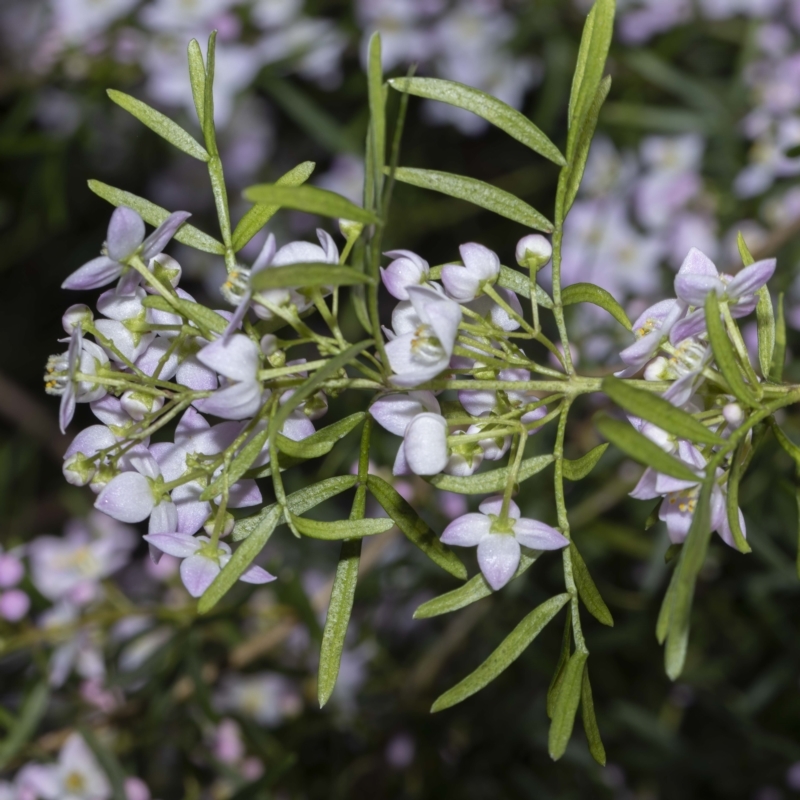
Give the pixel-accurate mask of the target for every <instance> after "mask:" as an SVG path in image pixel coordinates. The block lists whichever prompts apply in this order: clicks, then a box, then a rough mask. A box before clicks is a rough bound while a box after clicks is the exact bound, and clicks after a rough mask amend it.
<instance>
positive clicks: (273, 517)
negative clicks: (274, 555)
mask: <svg viewBox="0 0 800 800" xmlns="http://www.w3.org/2000/svg"><path fill="white" fill-rule="evenodd" d="M282 516H283V515H282V514H281V509H280V507H279V506H278V505H273V506H270V509H269V511H268V513H267V514H263V515H259V521H258V523H257V524H256V525H254V526H253V530H252V532H251V533H250V535H249V536H248V537H247V538H246V539H245V540H244V541H243V542H242V543H241V544H240V545H239V546H238V547H237V548H236V550H235V551H234V553H233V555H232V556H231V560H230V561H229V562H228V563H227V564H226V565H225V566H224V567H223V568H222V569H221V570H220V573H219V575H217V577H216V578H214V580H213V581H212V583H211V586H209V587H208V589H206V591H205V593H204V594H203V596H202V597H201V598H200V600H199V601H198V603H197V612H198V613H199V614H205V613H207V612H208V611H210V610H211V609H212V608H213V607H214V606H215V605H216V604H217V603H218V602H219V601H220V599H221V598H222V597H223V595H225V594H226V593H227V591H228V589H230V588H231V586H233V584H234V583H236V581H238V580H239V577H240V576H241V574H242V573H243V572H244V571H245V570H246V569H247V568H248V567H249V566H250V565H251V564H252V563H253V560H254V559H255V557H256V556H257V555H258V554H259V553H260V552H261V551H262V550H263V549H264V545H265V544H266V543H267V541H268V540H269V537H270V536H272V532H273V531H274V530H275V528H277V527H278V525H279V524H280V522H281V517H282ZM250 519H255V517H251V518H250Z"/></svg>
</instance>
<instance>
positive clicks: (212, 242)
mask: <svg viewBox="0 0 800 800" xmlns="http://www.w3.org/2000/svg"><path fill="white" fill-rule="evenodd" d="M88 183H89V188H90V189H91V190H92V191H93V192H94V193H95V194H96V195H97V196H98V197H102V198H103V200H107V201H108V202H109V203H111V205H112V206H126V207H127V208H132V209H133V210H134V211H135V212H136V213H137V214H138V215H139V216H140V217H141V218H142V219H143V220H144V221H145V222H147V223H149V224H150V225H152V226H153V227H155V228H157V227H158V226H159V225H160V224H161V223H162V222H164V220H165V219H166V218H167V217H168V216H169V214H170V212H169V211H167V209H166V208H161V206H157V205H156V204H155V203H151V202H150V201H149V200H145V199H144V198H143V197H139V196H138V195H135V194H132V193H131V192H125V191H123V190H122V189H116V188H115V187H113V186H109V185H108V184H107V183H102V182H101V181H89V182H88ZM172 238H173V239H175V241H176V242H180V243H181V244H186V245H189V247H194V249H195V250H201V251H202V252H204V253H214V255H223V254H224V253H225V245H223V244H222V242H220V241H218V240H217V239H215V238H214V237H213V236H209V235H208V234H207V233H203V231H201V230H199V229H198V228H195V227H194V226H193V225H189V224H188V223H187V222H184V223H183V225H181V227H180V228H178V232H177V233H176V234H175V236H173V237H172Z"/></svg>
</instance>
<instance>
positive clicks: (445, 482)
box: [428, 455, 553, 494]
mask: <svg viewBox="0 0 800 800" xmlns="http://www.w3.org/2000/svg"><path fill="white" fill-rule="evenodd" d="M552 463H553V456H552V455H545V456H531V458H526V459H525V460H524V461H523V462H522V464H521V466H520V469H519V475H518V476H517V480H518V481H519V482H520V483H521V482H522V481H524V480H527V479H528V478H530V477H531V475H536V473H538V472H541V471H542V470H543V469H545V467H548V466H550V464H552ZM508 478H509V467H502V468H501V469H493V470H491V471H489V472H481V473H478V474H477V475H468V476H466V477H463V478H462V477H459V476H457V475H437V476H436V477H433V478H429V479H428V480H429V481H430V483H431V484H433V485H434V486H435V487H436V488H437V489H441V490H442V491H443V492H455V493H456V494H491V493H492V492H499V491H502V490H503V489H504V488H505V486H506V484H507V483H508Z"/></svg>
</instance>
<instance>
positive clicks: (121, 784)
mask: <svg viewBox="0 0 800 800" xmlns="http://www.w3.org/2000/svg"><path fill="white" fill-rule="evenodd" d="M78 733H80V735H81V736H82V737H83V740H84V741H85V742H86V744H87V745H88V747H89V749H90V750H91V751H92V753H93V754H94V756H95V758H96V759H97V762H98V763H99V764H100V767H101V769H102V770H103V772H105V774H106V776H107V777H108V781H109V783H110V784H111V800H127V797H128V794H127V792H126V791H125V771H124V770H123V769H122V764H120V763H119V759H118V758H117V757H116V755H115V754H114V753H113V752H112V751H111V749H110V748H109V747H107V746H106V745H105V744H104V743H103V742H102V741H101V740H100V739H99V738H98V737H97V736H96V735H95V733H94V731H93V730H92V729H91V728H89V727H87V726H85V725H80V724H79V725H78ZM73 796H74V795H73Z"/></svg>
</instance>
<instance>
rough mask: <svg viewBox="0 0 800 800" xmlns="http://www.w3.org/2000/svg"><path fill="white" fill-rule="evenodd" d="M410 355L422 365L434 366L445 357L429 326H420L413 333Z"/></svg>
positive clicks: (440, 344)
mask: <svg viewBox="0 0 800 800" xmlns="http://www.w3.org/2000/svg"><path fill="white" fill-rule="evenodd" d="M411 355H412V356H413V357H414V358H415V359H416V360H417V361H421V362H422V363H424V364H435V363H436V362H437V361H440V360H441V359H442V357H443V356H444V355H445V352H444V348H443V347H442V343H441V342H440V341H439V339H438V338H437V337H436V336H434V335H433V331H432V330H431V326H430V325H420V326H419V327H418V328H417V329H416V330H415V331H414V337H413V339H412V340H411Z"/></svg>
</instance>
